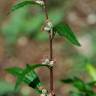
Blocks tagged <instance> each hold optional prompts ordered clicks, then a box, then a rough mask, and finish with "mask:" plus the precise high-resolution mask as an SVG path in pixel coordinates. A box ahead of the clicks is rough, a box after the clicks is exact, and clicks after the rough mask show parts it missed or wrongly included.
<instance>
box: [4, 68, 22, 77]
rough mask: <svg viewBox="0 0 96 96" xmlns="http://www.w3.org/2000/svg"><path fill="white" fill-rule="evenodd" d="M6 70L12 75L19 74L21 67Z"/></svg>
mask: <svg viewBox="0 0 96 96" xmlns="http://www.w3.org/2000/svg"><path fill="white" fill-rule="evenodd" d="M6 71H7V72H8V73H10V74H12V75H14V76H20V75H21V74H22V72H23V70H22V68H19V67H11V68H7V69H6Z"/></svg>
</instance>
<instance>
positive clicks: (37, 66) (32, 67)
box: [27, 64, 50, 70]
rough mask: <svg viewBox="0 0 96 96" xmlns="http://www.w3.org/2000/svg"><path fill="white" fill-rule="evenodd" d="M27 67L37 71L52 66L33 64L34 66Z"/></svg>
mask: <svg viewBox="0 0 96 96" xmlns="http://www.w3.org/2000/svg"><path fill="white" fill-rule="evenodd" d="M27 67H29V68H30V69H31V70H35V69H37V68H40V67H50V66H48V65H43V64H32V65H29V64H27Z"/></svg>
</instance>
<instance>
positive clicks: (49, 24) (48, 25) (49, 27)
mask: <svg viewBox="0 0 96 96" xmlns="http://www.w3.org/2000/svg"><path fill="white" fill-rule="evenodd" d="M52 28H53V24H52V22H50V21H47V23H46V25H45V27H44V31H47V32H49V31H50V30H52Z"/></svg>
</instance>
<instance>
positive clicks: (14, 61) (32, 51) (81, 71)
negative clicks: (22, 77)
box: [0, 0, 96, 96]
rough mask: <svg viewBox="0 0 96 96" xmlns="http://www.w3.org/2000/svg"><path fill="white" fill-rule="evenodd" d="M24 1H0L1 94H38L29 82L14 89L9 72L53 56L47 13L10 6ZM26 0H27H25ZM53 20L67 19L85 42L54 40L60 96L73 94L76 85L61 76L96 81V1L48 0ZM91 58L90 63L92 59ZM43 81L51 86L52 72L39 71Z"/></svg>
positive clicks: (57, 38)
mask: <svg viewBox="0 0 96 96" xmlns="http://www.w3.org/2000/svg"><path fill="white" fill-rule="evenodd" d="M19 1H21V0H0V96H37V95H36V94H35V92H34V91H33V90H32V89H30V88H29V87H28V86H26V85H22V86H21V88H20V90H19V92H17V93H16V92H15V91H14V85H15V78H14V77H13V76H11V75H10V74H8V73H7V72H5V70H4V69H5V68H7V67H10V66H20V67H24V66H25V65H26V64H37V63H41V62H42V60H43V59H44V58H47V57H48V56H49V45H48V44H49V41H48V36H47V35H48V34H47V33H45V32H41V28H42V25H43V24H44V20H45V18H44V13H43V12H42V9H40V8H39V7H37V6H35V7H31V6H25V7H23V8H20V9H19V10H16V11H15V12H12V13H11V14H9V15H8V12H10V9H11V8H12V6H13V5H14V4H16V3H17V2H19ZM22 1H23V0H22ZM47 2H48V6H47V7H48V12H49V17H50V20H51V21H52V22H53V24H54V25H55V24H58V23H59V22H67V23H68V24H69V25H70V27H71V28H72V30H73V31H74V33H75V34H76V36H77V37H78V40H79V41H80V43H81V45H82V46H81V47H76V46H73V45H72V44H70V42H68V41H67V40H65V39H64V38H61V37H59V36H56V38H55V40H54V60H56V64H55V70H54V79H55V90H56V94H57V96H69V95H68V93H69V91H70V90H74V88H73V87H72V86H69V85H66V84H62V83H61V82H59V80H60V79H61V78H69V77H73V76H77V77H79V78H81V79H82V80H84V81H85V82H87V81H92V80H96V76H93V74H95V71H94V72H93V73H92V72H89V71H88V68H87V67H86V66H87V65H90V66H92V68H93V69H95V67H96V58H95V57H96V44H95V43H96V0H47ZM88 61H90V63H89V62H88ZM37 71H38V74H40V75H39V76H40V78H41V80H42V82H44V84H45V86H47V88H48V87H49V80H48V78H49V77H48V76H49V71H48V70H47V69H46V68H45V69H39V70H37Z"/></svg>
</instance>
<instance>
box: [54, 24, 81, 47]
mask: <svg viewBox="0 0 96 96" xmlns="http://www.w3.org/2000/svg"><path fill="white" fill-rule="evenodd" d="M53 31H55V32H57V33H58V34H59V35H60V36H64V37H66V38H67V39H68V40H69V41H70V42H71V43H72V44H74V45H77V46H80V43H79V41H78V40H77V38H76V36H75V35H74V33H73V32H72V30H71V28H70V27H69V25H68V24H62V23H61V24H58V25H56V26H54V27H53Z"/></svg>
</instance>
